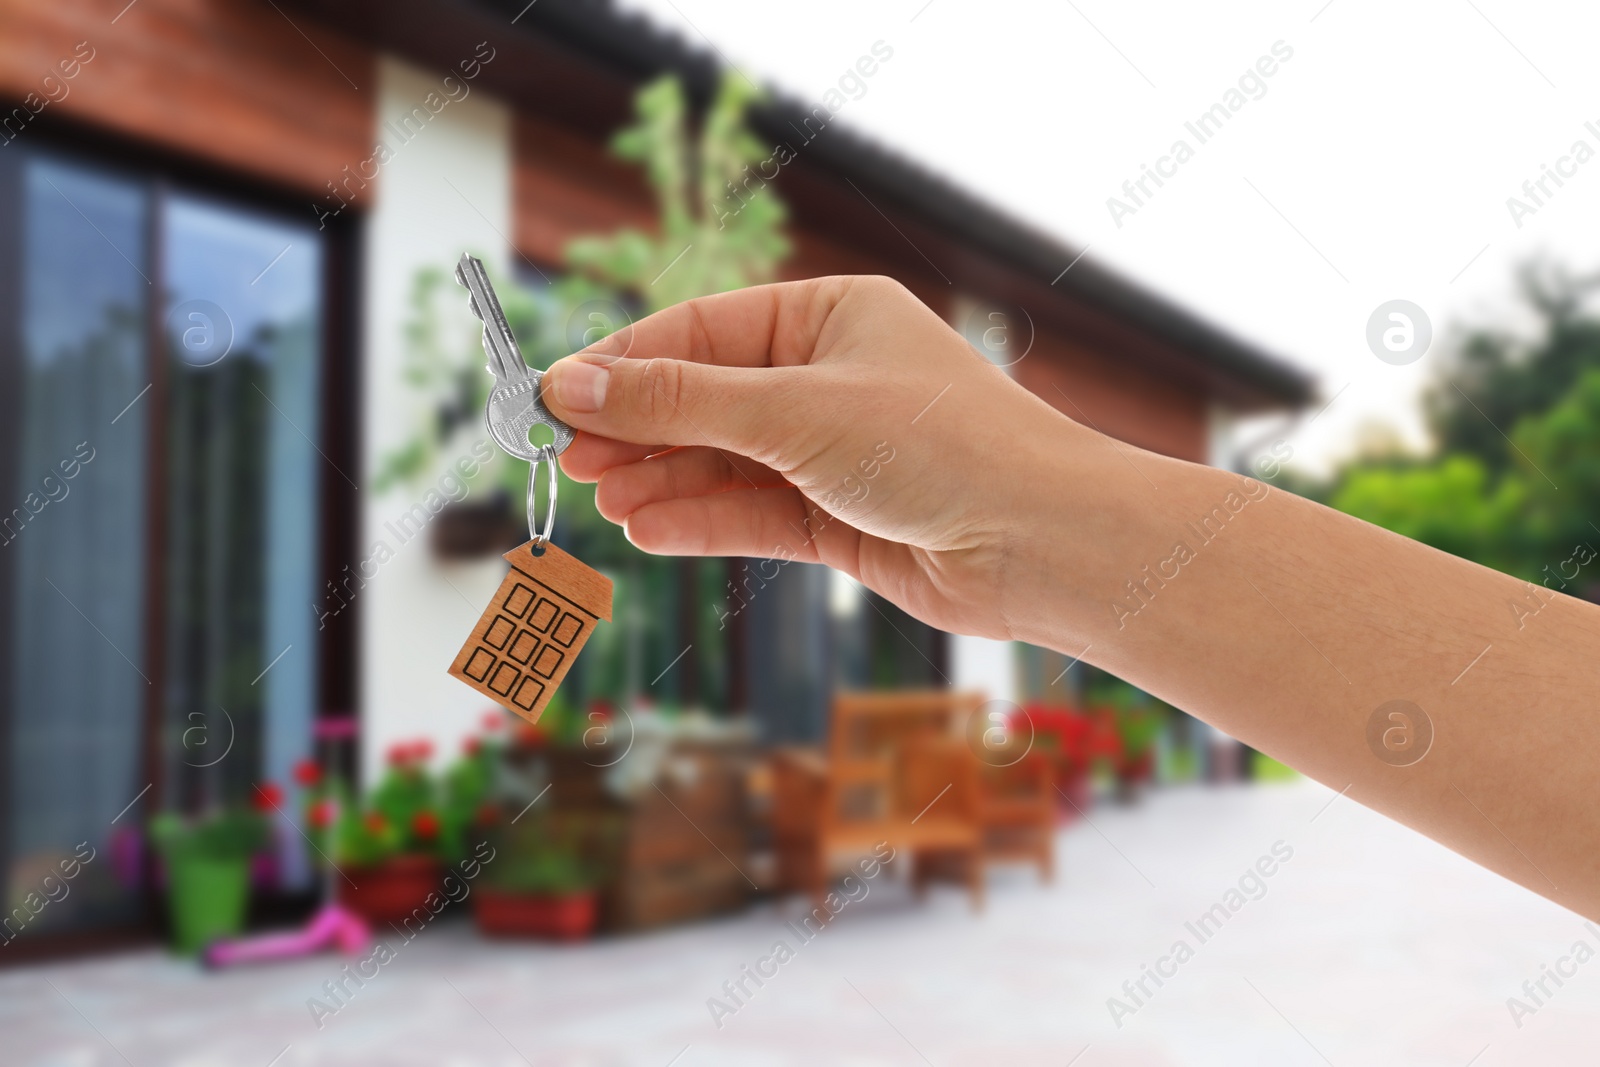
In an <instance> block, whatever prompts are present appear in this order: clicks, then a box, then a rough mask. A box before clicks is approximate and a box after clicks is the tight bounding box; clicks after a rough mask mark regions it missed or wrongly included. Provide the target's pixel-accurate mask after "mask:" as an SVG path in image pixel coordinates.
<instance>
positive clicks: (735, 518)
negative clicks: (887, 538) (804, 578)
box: [624, 487, 861, 574]
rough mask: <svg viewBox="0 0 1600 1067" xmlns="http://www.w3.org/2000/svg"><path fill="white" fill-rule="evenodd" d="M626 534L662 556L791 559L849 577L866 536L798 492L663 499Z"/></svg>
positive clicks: (636, 517)
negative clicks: (835, 569) (827, 567)
mask: <svg viewBox="0 0 1600 1067" xmlns="http://www.w3.org/2000/svg"><path fill="white" fill-rule="evenodd" d="M624 529H625V530H626V531H627V534H628V540H629V541H631V542H633V544H634V545H635V546H636V547H638V548H640V549H643V550H644V551H646V552H652V553H656V554H658V555H686V556H760V557H766V558H777V559H792V560H798V561H799V562H801V563H828V564H829V565H831V566H834V567H838V568H839V569H841V570H844V571H845V572H846V573H849V574H854V573H855V569H856V563H855V561H856V546H857V542H858V541H859V539H860V537H861V534H860V533H859V532H858V531H857V530H856V529H855V528H854V527H851V526H850V525H848V524H847V523H843V522H840V521H838V520H837V519H834V518H832V517H830V516H829V515H827V514H826V513H825V512H821V511H819V510H818V509H816V508H815V507H814V506H813V505H812V504H811V502H810V501H808V500H807V499H806V498H805V497H804V496H802V495H801V493H800V490H798V489H795V488H793V487H782V488H768V489H733V490H730V491H728V492H725V493H716V494H713V495H711V496H696V497H686V498H680V499H675V500H661V501H657V502H655V503H651V504H645V505H644V506H642V507H640V508H639V509H638V510H636V511H634V512H633V514H631V515H629V516H628V518H627V521H626V523H625V524H624Z"/></svg>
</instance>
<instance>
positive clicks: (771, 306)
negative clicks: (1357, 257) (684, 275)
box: [546, 278, 1600, 919]
mask: <svg viewBox="0 0 1600 1067" xmlns="http://www.w3.org/2000/svg"><path fill="white" fill-rule="evenodd" d="M622 354H625V355H626V358H625V359H618V358H617V357H618V356H620V355H622ZM575 364H587V365H588V367H599V368H603V371H602V372H601V373H599V374H596V373H593V372H592V371H589V370H588V368H584V367H578V366H575ZM547 382H548V384H547V390H546V393H547V397H548V398H549V400H550V403H551V406H552V408H553V409H554V410H555V411H556V413H557V414H559V415H560V416H561V417H562V418H564V419H567V420H568V421H569V422H571V423H572V425H574V426H576V427H577V428H579V429H580V430H583V431H586V432H584V433H582V434H580V437H579V440H578V442H577V443H576V444H575V445H574V446H573V447H572V449H570V450H569V451H568V453H567V455H566V456H565V457H563V466H564V468H565V469H566V471H567V473H568V474H569V475H571V476H573V477H575V478H579V479H581V480H588V481H594V480H598V481H599V483H600V484H599V488H598V496H597V499H598V502H599V505H600V508H601V511H602V513H604V514H605V515H606V516H607V517H608V518H611V519H613V520H614V521H618V522H622V523H624V524H625V526H626V529H627V531H628V535H629V537H630V538H631V539H632V540H633V541H634V543H635V544H637V545H639V546H640V547H641V548H643V549H645V550H647V551H653V552H669V553H685V554H697V553H704V554H718V555H747V556H769V557H778V558H792V559H798V560H802V561H810V562H822V563H826V564H828V565H830V566H833V567H836V568H838V569H840V570H842V571H844V572H846V573H848V574H850V575H851V576H853V577H855V578H857V579H859V580H861V581H862V582H864V583H865V584H866V585H868V586H869V587H871V588H872V589H874V590H875V591H877V592H879V593H880V594H882V595H884V596H886V597H888V598H889V599H891V600H893V601H894V602H895V603H897V604H899V605H900V606H901V607H903V608H905V609H906V610H908V611H910V612H912V613H913V614H915V615H917V616H918V617H919V618H922V619H924V620H926V621H927V622H929V623H931V624H933V625H935V626H939V627H942V628H945V629H950V630H955V631H958V632H964V633H972V634H980V635H985V636H991V637H1004V638H1014V639H1017V640H1021V641H1028V642H1031V643H1034V644H1038V645H1044V646H1047V647H1050V648H1054V649H1057V650H1059V651H1061V652H1064V653H1066V654H1068V655H1073V656H1077V655H1080V654H1081V655H1082V656H1083V658H1084V659H1085V660H1086V661H1088V662H1090V663H1093V664H1095V665H1097V666H1100V667H1103V668H1105V669H1107V670H1109V671H1112V672H1114V673H1116V674H1118V675H1120V676H1121V677H1123V678H1126V679H1128V680H1129V681H1131V682H1133V683H1134V684H1136V685H1139V686H1140V687H1142V688H1144V689H1146V690H1148V691H1149V692H1151V693H1153V694H1155V695H1157V696H1159V697H1161V698H1162V699H1164V700H1167V701H1169V702H1170V703H1172V704H1175V705H1177V706H1178V707H1181V708H1183V709H1185V710H1186V711H1189V712H1190V713H1192V714H1194V715H1196V716H1198V717H1200V718H1202V719H1205V720H1206V721H1208V722H1211V723H1213V724H1215V725H1216V726H1218V727H1220V728H1221V729H1223V730H1225V731H1227V732H1228V733H1229V734H1232V735H1233V736H1235V737H1238V738H1240V739H1241V740H1244V741H1245V742H1247V743H1249V744H1251V745H1252V746H1254V747H1256V748H1258V749H1260V750H1261V751H1263V752H1266V753H1268V754H1269V755H1272V756H1274V757H1276V758H1278V759H1280V760H1282V761H1284V762H1285V763H1288V764H1290V765H1291V766H1294V767H1296V768H1298V769H1300V770H1302V771H1304V772H1305V773H1307V774H1309V775H1311V776H1312V777H1314V778H1316V779H1318V780H1320V781H1322V782H1324V783H1326V784H1328V785H1330V786H1332V787H1333V788H1335V789H1340V790H1347V795H1348V796H1350V797H1352V798H1354V799H1355V800H1357V801H1359V802H1361V803H1363V804H1366V805H1368V806H1370V807H1373V808H1375V809H1377V810H1379V811H1382V812H1384V813H1386V814H1388V815H1390V816H1392V817H1393V818H1395V819H1397V820H1399V821H1401V822H1404V823H1406V824H1408V825H1410V826H1412V827H1415V828H1416V829H1417V830H1419V831H1421V832H1422V833H1425V834H1427V835H1429V836H1430V837H1433V838H1434V839H1436V840H1438V841H1440V842H1442V843H1443V844H1445V845H1447V846H1448V847H1450V848H1452V849H1454V850H1456V851H1458V852H1460V853H1462V854H1463V855H1465V856H1468V857H1469V858H1471V859H1473V860H1475V861H1476V862H1478V863H1480V864H1482V865H1484V866H1486V867H1488V868H1490V869H1492V870H1495V871H1497V872H1499V873H1501V874H1503V875H1505V876H1506V877H1507V878H1510V879H1512V880H1514V881H1517V882H1519V883H1521V884H1522V885H1524V886H1526V887H1528V888H1529V889H1532V890H1534V891H1535V892H1537V893H1540V894H1542V895H1544V896H1547V897H1550V898H1551V899H1554V900H1556V901H1559V902H1560V903H1562V904H1565V905H1566V906H1568V907H1570V908H1572V909H1574V910H1575V911H1577V912H1579V913H1581V914H1583V915H1586V916H1588V917H1590V918H1596V919H1600V857H1597V854H1596V852H1597V849H1596V844H1595V843H1596V842H1597V841H1600V806H1597V805H1595V804H1593V803H1591V802H1590V798H1591V796H1592V794H1593V791H1594V790H1595V789H1596V788H1597V782H1600V744H1597V742H1600V729H1597V727H1596V722H1597V719H1596V716H1595V714H1594V713H1593V711H1592V709H1591V702H1592V700H1593V698H1594V695H1595V693H1596V689H1597V686H1596V684H1595V682H1596V678H1597V674H1600V671H1597V665H1596V656H1597V653H1600V608H1596V607H1595V606H1593V605H1590V604H1587V603H1584V602H1582V601H1578V600H1574V599H1572V598H1570V597H1566V596H1563V595H1560V594H1556V593H1552V592H1550V591H1548V590H1545V589H1542V588H1539V587H1530V586H1528V585H1527V583H1524V582H1520V581H1518V580H1516V579H1513V578H1510V577H1508V576H1506V575H1503V574H1499V573H1497V572H1495V571H1491V570H1488V569H1486V568H1484V567H1480V566H1478V565H1477V564H1474V563H1469V562H1467V561H1465V560H1462V559H1458V558H1456V557H1453V556H1450V555H1447V554H1445V553H1442V552H1439V551H1437V550H1435V549H1432V548H1429V547H1427V546H1424V545H1421V544H1418V543H1417V542H1414V541H1410V540H1408V539H1406V538H1403V537H1400V536H1398V535H1396V534H1392V533H1389V532H1387V531H1384V530H1381V529H1379V528H1377V527H1374V526H1371V525H1369V524H1367V523H1364V522H1361V521H1359V520H1356V519H1353V518H1350V517H1348V516H1345V515H1342V514H1339V513H1338V512H1334V511H1331V510H1329V509H1327V508H1324V507H1321V506H1320V505H1317V504H1314V503H1311V502H1309V501H1307V500H1304V499H1301V498H1299V497H1296V496H1293V495H1291V494H1288V493H1284V492H1281V491H1279V490H1275V489H1272V488H1271V487H1269V486H1266V485H1264V484H1262V483H1260V482H1256V481H1253V480H1250V479H1245V478H1241V477H1240V476H1238V475H1235V474H1230V473H1227V472H1223V471H1218V470H1214V469H1211V468H1208V467H1202V466H1197V465H1195V464H1191V463H1186V462H1183V461H1180V460H1174V459H1169V458H1166V457H1162V456H1157V455H1154V454H1151V453H1148V452H1144V451H1141V450H1139V449H1136V448H1133V447H1131V446H1129V445H1126V444H1121V443H1119V442H1114V441H1112V440H1111V439H1110V438H1107V437H1105V436H1103V435H1101V434H1099V433H1096V432H1094V431H1092V430H1090V429H1088V428H1086V427H1084V426H1081V425H1079V424H1078V423H1076V422H1073V421H1072V420H1070V419H1068V418H1066V417H1065V416H1063V415H1061V414H1059V413H1058V412H1056V411H1055V410H1054V409H1052V408H1050V407H1049V406H1048V405H1047V404H1045V403H1044V402H1043V401H1041V400H1039V399H1038V398H1036V397H1034V396H1032V395H1031V394H1029V393H1027V392H1026V391H1025V390H1023V389H1021V388H1020V387H1019V386H1017V385H1015V384H1014V383H1012V382H1011V381H1010V380H1009V379H1007V378H1006V377H1005V375H1004V374H1002V373H1001V372H999V371H998V370H996V369H995V368H993V367H991V366H989V365H988V364H987V363H986V362H985V361H983V360H982V359H981V358H980V357H979V356H978V355H977V354H976V353H974V352H973V351H972V350H971V348H970V347H969V346H968V345H967V344H966V342H965V341H963V340H962V339H961V338H960V337H959V336H958V335H957V334H955V333H954V332H953V331H951V330H950V329H949V328H948V327H947V326H945V325H944V324H943V323H942V322H940V321H939V319H938V318H937V317H936V316H935V315H933V314H932V312H930V311H928V309H926V308H925V307H923V306H922V305H921V304H919V303H917V302H916V300H915V299H914V298H913V297H911V296H910V294H909V293H907V292H906V291H905V290H904V289H902V288H900V287H899V286H898V285H896V284H894V283H893V282H889V281H887V280H885V279H871V278H828V279H818V280H815V281H811V282H801V283H792V284H787V285H777V286H766V287H762V288H758V289H750V290H745V291H742V292H739V293H730V294H725V295H722V296H718V297H711V298H707V299H705V300H699V301H692V302H691V303H689V304H685V305H680V306H678V307H675V308H671V309H669V310H668V311H665V312H662V313H661V314H659V315H655V316H652V317H651V318H649V319H646V320H644V321H643V322H641V323H639V324H637V325H636V326H635V327H634V328H633V329H632V330H631V331H628V332H627V333H625V334H623V335H618V336H617V337H614V338H612V339H610V340H609V341H608V342H606V343H603V344H602V345H600V346H597V349H596V350H591V351H589V352H586V353H583V354H580V355H579V356H577V357H574V358H572V359H569V360H564V361H562V362H561V363H559V364H557V365H556V367H555V368H554V369H553V370H552V372H551V375H550V377H549V379H547ZM930 404H931V405H932V406H929V405H930ZM886 457H887V458H886ZM1394 701H1405V702H1409V705H1414V706H1415V709H1420V711H1421V714H1420V715H1419V714H1417V711H1416V710H1415V709H1414V708H1412V707H1410V706H1408V705H1405V704H1391V702H1394ZM1393 713H1398V714H1400V715H1402V716H1403V717H1402V718H1394V717H1393ZM1374 720H1376V722H1375V723H1374ZM1430 726H1431V734H1432V736H1431V740H1430V739H1429V738H1428V734H1429V730H1430ZM1424 742H1426V744H1424ZM1419 756H1420V758H1418V757H1419Z"/></svg>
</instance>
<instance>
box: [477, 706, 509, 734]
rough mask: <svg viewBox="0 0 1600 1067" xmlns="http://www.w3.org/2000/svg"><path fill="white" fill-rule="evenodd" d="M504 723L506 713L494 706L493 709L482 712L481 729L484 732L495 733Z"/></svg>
mask: <svg viewBox="0 0 1600 1067" xmlns="http://www.w3.org/2000/svg"><path fill="white" fill-rule="evenodd" d="M505 724H506V713H505V712H503V711H501V710H500V709H499V708H496V709H495V710H494V711H486V712H484V713H483V729H484V732H485V733H490V734H496V733H499V732H500V728H501V727H502V726H504V725H505Z"/></svg>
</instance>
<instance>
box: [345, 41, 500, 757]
mask: <svg viewBox="0 0 1600 1067" xmlns="http://www.w3.org/2000/svg"><path fill="white" fill-rule="evenodd" d="M462 58H463V59H467V58H470V57H467V56H463V57H462ZM442 78H443V73H442V72H440V73H436V72H432V71H425V70H421V69H418V68H415V67H412V66H410V65H408V64H405V63H402V62H400V61H398V60H394V59H390V58H384V59H382V60H381V61H380V64H379V69H378V88H377V93H378V109H377V110H378V130H377V131H375V137H376V138H377V139H378V140H381V141H383V142H384V143H385V144H387V145H388V146H390V147H391V149H393V156H392V158H390V159H389V160H388V162H386V163H384V164H383V165H382V167H381V170H380V172H379V175H378V177H377V179H376V183H377V185H376V196H375V198H374V200H373V202H372V206H371V210H370V213H369V215H368V218H367V230H366V248H365V257H364V270H365V278H364V285H365V291H364V319H363V321H364V323H365V330H366V334H365V340H364V350H363V360H364V363H363V375H362V377H363V396H362V403H361V417H362V428H363V438H362V445H363V455H364V461H365V462H364V466H365V474H364V477H363V478H362V490H363V501H364V505H363V515H362V538H361V550H362V556H363V558H366V559H370V558H372V556H373V554H374V552H375V549H376V547H377V546H378V544H379V543H380V542H381V543H383V544H385V545H387V547H388V548H389V549H390V550H392V551H393V552H394V556H393V558H392V559H390V560H389V561H388V562H386V563H383V564H382V565H381V566H379V567H378V572H377V574H376V576H375V577H374V578H373V579H372V580H371V581H369V582H368V583H367V584H366V586H365V587H364V588H363V589H361V590H360V592H359V593H358V595H359V596H360V598H361V600H362V603H361V606H360V611H361V619H362V632H361V642H360V647H361V665H360V666H361V671H360V678H361V719H362V734H363V755H362V770H363V773H364V774H365V775H366V776H367V780H369V781H370V780H372V775H373V774H374V773H375V772H376V771H377V770H378V769H380V768H381V767H382V764H383V758H384V753H385V752H386V751H387V749H388V747H389V745H390V744H392V743H393V742H395V741H398V740H409V739H412V738H416V737H427V738H430V739H432V740H433V742H434V745H435V748H436V750H437V751H438V752H439V753H441V754H443V755H452V754H453V753H454V752H455V751H456V750H457V749H458V747H459V745H460V742H461V739H462V738H463V737H464V736H466V735H467V734H468V733H470V732H472V731H473V729H474V728H475V726H476V725H477V723H478V721H479V718H480V716H481V714H482V712H483V711H484V710H486V709H487V708H488V707H489V706H490V705H489V704H488V702H487V701H485V700H484V699H483V697H481V696H479V695H478V694H476V693H474V692H473V691H472V690H471V689H469V688H467V687H466V686H465V685H463V684H462V683H461V682H459V681H457V680H456V679H454V678H451V677H450V676H449V675H448V674H447V673H446V672H447V671H448V669H449V667H450V663H451V661H452V660H453V659H454V658H455V654H456V651H457V650H458V649H459V648H460V647H461V644H462V642H463V641H465V640H466V638H467V635H468V634H469V633H470V632H471V630H472V626H473V623H474V622H476V621H477V617H478V614H479V612H480V611H481V610H482V608H483V606H484V605H485V604H487V603H488V601H489V597H490V595H491V594H492V592H493V591H494V589H495V587H496V586H497V585H498V584H499V581H500V577H501V575H502V574H503V573H504V564H503V563H501V562H500V561H499V560H494V559H491V560H489V561H487V562H484V563H474V564H470V565H463V564H449V565H445V564H441V563H439V562H437V561H436V560H434V558H433V557H432V555H431V554H430V552H429V549H428V546H427V537H426V535H425V534H424V535H423V536H419V537H416V538H414V539H413V540H410V541H402V540H401V539H400V538H399V537H397V536H396V535H395V533H394V532H393V531H392V530H391V529H389V528H388V527H387V526H386V523H393V522H395V521H396V520H397V519H398V518H399V516H401V515H402V514H404V513H405V512H406V511H407V510H408V509H409V508H411V506H412V505H414V504H416V503H418V502H420V501H422V500H423V498H424V496H425V495H426V492H427V490H428V488H429V486H430V485H431V484H432V482H433V481H434V479H435V478H436V477H437V475H438V474H439V473H442V469H441V470H440V471H438V472H435V473H434V474H433V475H430V476H429V477H428V478H427V480H426V482H425V483H423V484H418V485H415V486H403V487H399V488H395V489H392V490H391V491H390V492H388V493H385V494H383V495H382V496H379V495H377V494H375V493H373V492H372V491H371V490H370V484H369V483H370V480H371V478H372V476H373V474H374V473H375V471H376V469H377V464H378V461H379V459H380V458H381V457H382V456H383V455H384V454H385V453H386V452H388V451H390V450H392V449H393V448H394V447H395V446H396V445H397V444H399V443H400V442H401V441H403V440H405V439H406V438H407V437H408V436H409V435H410V434H411V433H412V432H413V431H414V429H415V427H416V426H417V424H418V421H419V420H420V419H422V418H425V417H426V410H425V408H426V405H425V404H424V403H423V401H422V400H421V398H420V397H419V396H418V394H417V393H416V392H415V391H413V390H412V389H411V388H410V387H408V386H407V385H406V384H405V382H404V381H403V380H402V378H401V365H402V362H401V361H402V356H403V353H404V345H403V335H402V330H403V327H404V324H405V322H406V320H407V318H408V316H409V315H410V308H409V302H408V298H409V294H410V291H411V285H412V281H413V278H414V276H415V274H416V272H417V270H418V269H419V268H422V267H425V266H435V267H441V268H443V269H445V270H446V271H447V272H448V271H450V270H452V269H453V268H454V266H455V262H456V260H457V258H458V257H459V256H460V255H461V253H462V252H463V251H472V252H474V253H475V254H477V255H480V256H483V257H485V258H486V259H487V260H488V261H489V263H490V265H491V267H499V268H502V270H503V269H504V268H505V267H506V264H507V259H508V257H509V255H510V250H509V249H508V248H507V246H506V241H507V239H508V238H507V237H506V236H502V235H509V234H510V233H511V210H512V209H511V122H510V115H509V113H508V111H507V110H506V108H505V107H504V106H503V105H501V104H500V103H499V102H497V101H495V100H493V99H491V98H490V97H488V96H487V94H485V93H483V92H482V91H480V90H478V89H475V88H474V89H472V90H471V92H470V93H469V94H468V95H467V96H466V97H465V98H463V99H459V100H450V101H449V102H448V103H446V104H445V106H443V107H442V108H441V109H440V110H439V112H438V113H437V114H436V115H433V116H432V118H431V119H429V120H428V122H427V124H426V125H425V126H423V127H422V128H421V129H420V130H419V131H418V132H416V133H415V134H414V135H413V136H412V137H411V139H410V140H409V141H406V142H404V143H401V140H400V138H399V137H397V136H396V134H395V133H394V132H393V127H391V126H389V125H386V124H391V123H392V124H396V125H397V124H398V122H399V119H400V117H401V116H402V115H405V114H408V113H410V112H411V110H412V109H413V108H414V107H418V106H425V100H426V99H427V97H428V94H429V93H437V94H439V95H438V96H436V97H435V98H434V102H435V104H437V102H438V101H439V100H440V99H444V98H445V94H444V92H443V90H442V89H441V80H442ZM453 84H455V85H458V86H459V84H461V83H459V82H457V83H453ZM467 84H470V83H467ZM453 91H454V92H455V93H456V95H457V96H459V95H460V91H461V90H460V89H459V88H455V89H454V90H453ZM397 146H398V147H397ZM452 186H454V188H452ZM449 288H450V289H451V290H454V291H458V292H459V293H460V296H461V300H460V313H461V315H462V316H463V320H462V322H461V323H458V324H455V325H456V326H458V327H459V329H458V330H457V331H456V334H459V331H460V330H470V329H472V328H473V327H472V326H471V325H470V323H471V320H470V319H468V318H466V315H467V312H466V292H465V290H456V286H455V283H454V282H453V281H452V282H450V283H449ZM456 334H453V335H452V336H455V335H456ZM478 425H479V424H475V429H474V430H473V431H469V432H468V434H466V435H463V436H462V437H460V438H459V439H458V442H457V443H455V444H453V445H452V446H450V447H449V448H448V449H447V450H446V453H445V455H444V456H443V457H442V458H444V459H446V460H454V459H458V458H460V457H462V456H465V455H466V454H467V449H468V448H469V446H470V444H471V442H472V441H473V440H474V439H476V438H480V437H482V436H483V434H482V432H481V430H477V429H476V427H477V426H478ZM497 454H498V453H497ZM498 462H504V460H503V459H501V460H498ZM370 569H371V568H370V566H369V568H368V570H369V573H370Z"/></svg>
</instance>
